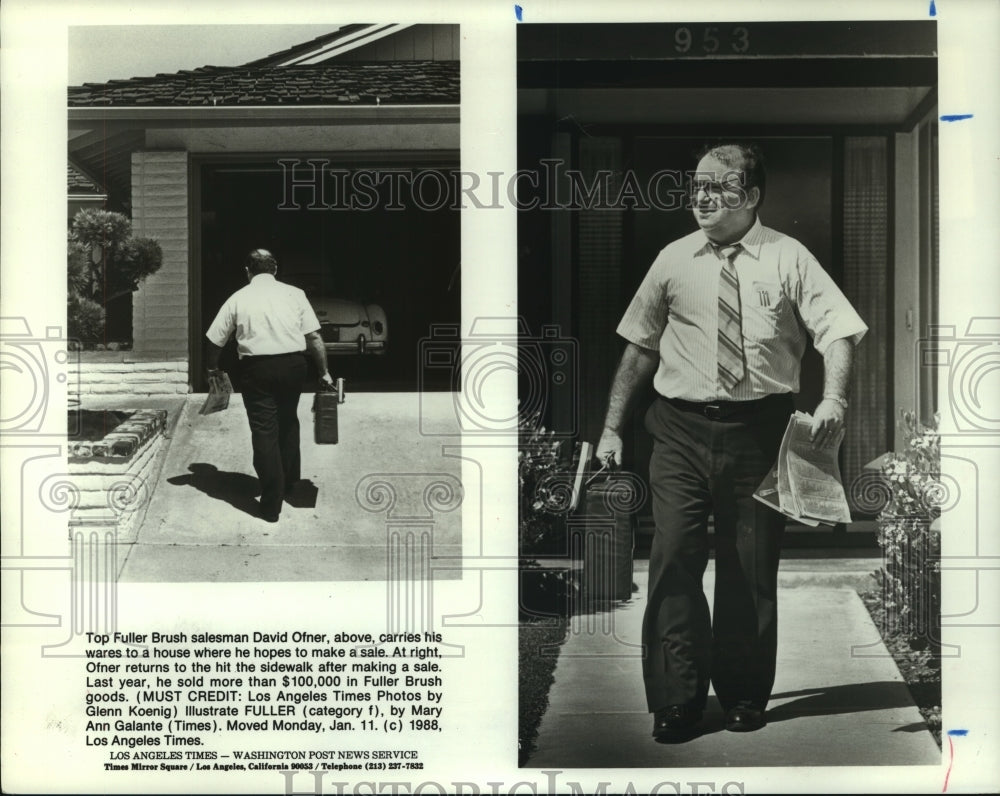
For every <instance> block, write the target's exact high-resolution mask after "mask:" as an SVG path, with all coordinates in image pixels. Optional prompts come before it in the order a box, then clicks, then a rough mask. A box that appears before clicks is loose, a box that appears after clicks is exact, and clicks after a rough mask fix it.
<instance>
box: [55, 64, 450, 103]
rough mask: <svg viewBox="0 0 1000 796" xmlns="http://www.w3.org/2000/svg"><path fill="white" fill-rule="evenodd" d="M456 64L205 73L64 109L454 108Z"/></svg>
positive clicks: (77, 94)
mask: <svg viewBox="0 0 1000 796" xmlns="http://www.w3.org/2000/svg"><path fill="white" fill-rule="evenodd" d="M458 102H459V63H458V61H406V62H402V63H392V62H383V63H337V62H332V63H331V62H328V63H324V64H318V65H314V66H287V67H247V66H236V67H218V66H205V67H202V68H200V69H195V70H191V71H183V72H177V73H176V74H172V75H164V74H161V75H157V76H156V77H136V78H132V79H131V80H111V81H109V82H107V83H85V84H84V85H82V86H71V87H70V89H69V105H70V107H71V108H72V107H88V106H91V107H92V106H101V107H136V106H140V105H142V106H150V105H155V106H193V105H215V106H240V105H250V106H261V105H343V104H352V105H376V104H381V105H387V104H391V105H429V104H440V105H452V104H454V105H457V104H458Z"/></svg>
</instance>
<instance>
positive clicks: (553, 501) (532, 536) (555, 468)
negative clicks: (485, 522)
mask: <svg viewBox="0 0 1000 796" xmlns="http://www.w3.org/2000/svg"><path fill="white" fill-rule="evenodd" d="M540 420H541V417H540V415H539V414H538V413H535V414H533V415H531V416H530V417H528V418H523V417H522V418H521V419H520V421H519V423H518V431H519V445H518V452H517V481H518V495H519V504H520V506H519V508H520V515H519V533H520V544H521V550H522V551H529V550H533V549H535V548H537V547H538V546H539V545H543V544H544V543H545V542H547V541H550V540H552V539H553V538H554V536H555V535H556V533H557V532H559V530H560V529H561V527H562V525H561V523H560V518H559V515H560V514H562V513H564V511H565V509H564V508H563V503H564V501H561V500H560V499H559V497H558V494H557V488H556V484H555V482H554V480H553V479H552V476H555V475H556V474H557V473H559V472H561V471H563V469H564V465H563V462H562V441H561V440H557V439H555V431H547V430H546V429H545V426H543V425H540Z"/></svg>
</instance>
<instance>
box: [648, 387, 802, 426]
mask: <svg viewBox="0 0 1000 796" xmlns="http://www.w3.org/2000/svg"><path fill="white" fill-rule="evenodd" d="M660 397H661V398H662V399H663V400H664V401H666V402H667V403H668V404H670V405H671V406H673V407H674V408H676V409H680V410H681V411H682V412H694V413H696V414H699V415H702V416H703V417H707V418H708V419H709V420H727V419H729V418H735V417H741V416H745V415H749V414H753V413H754V412H760V411H762V410H764V409H769V408H771V407H772V406H774V405H776V404H778V403H779V402H784V401H790V400H791V398H792V395H791V393H775V394H773V395H766V396H764V397H763V398H757V399H756V400H753V401H704V402H701V401H685V400H684V399H683V398H667V397H665V396H660Z"/></svg>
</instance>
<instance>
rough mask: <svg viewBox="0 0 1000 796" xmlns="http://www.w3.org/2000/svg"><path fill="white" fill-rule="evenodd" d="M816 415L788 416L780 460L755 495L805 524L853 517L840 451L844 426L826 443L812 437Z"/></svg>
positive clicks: (833, 523)
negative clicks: (844, 483) (811, 438)
mask: <svg viewBox="0 0 1000 796" xmlns="http://www.w3.org/2000/svg"><path fill="white" fill-rule="evenodd" d="M812 422H813V419H812V415H808V414H806V413H805V412H796V413H795V414H794V415H792V416H791V417H790V418H789V419H788V427H787V428H786V429H785V436H784V437H783V438H782V440H781V449H780V450H779V452H778V461H777V463H776V464H775V466H774V467H773V468H772V470H771V472H769V473H768V474H767V477H766V478H764V481H763V482H762V483H761V485H760V486H759V487H758V488H757V491H756V492H755V493H754V498H756V499H757V500H759V501H760V502H761V503H764V504H765V505H768V506H770V507H771V508H773V509H775V510H776V511H780V512H781V513H782V514H784V515H786V516H788V517H790V518H791V519H793V520H796V521H797V522H801V523H803V524H805V525H812V526H814V527H815V526H817V525H819V524H820V523H825V524H827V525H836V524H837V523H841V522H844V523H846V522H850V521H851V510H850V508H849V507H848V505H847V496H846V495H845V493H844V485H843V480H842V478H841V475H840V464H839V463H838V461H837V459H838V454H839V452H840V443H841V442H842V441H843V439H844V430H843V429H841V430H840V431H839V432H838V433H837V435H836V437H835V438H834V439H833V440H832V441H831V442H829V443H827V444H826V445H823V446H822V447H814V446H813V444H812V442H811V441H810V439H809V435H810V434H811V432H812Z"/></svg>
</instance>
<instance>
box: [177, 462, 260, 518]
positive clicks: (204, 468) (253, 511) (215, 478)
mask: <svg viewBox="0 0 1000 796" xmlns="http://www.w3.org/2000/svg"><path fill="white" fill-rule="evenodd" d="M188 470H190V471H191V472H190V473H189V474H187V475H175V476H173V477H172V478H168V479H167V483H168V484H172V485H173V486H193V487H194V488H195V489H197V490H198V491H199V492H204V493H205V494H206V495H208V496H209V497H210V498H215V499H216V500H221V501H223V502H224V503H228V504H229V505H230V506H232V507H233V508H234V509H237V510H238V511H242V512H245V513H246V514H249V515H250V516H252V517H256V516H257V514H258V509H257V501H256V500H254V497H255V496H256V495H258V494H260V486H259V484H258V482H257V479H256V478H255V477H254V476H252V475H247V474H246V473H231V472H228V471H227V470H220V469H219V468H218V467H216V466H215V465H214V464H206V463H204V462H192V463H191V464H189V465H188Z"/></svg>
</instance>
